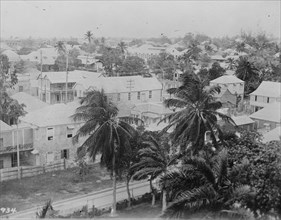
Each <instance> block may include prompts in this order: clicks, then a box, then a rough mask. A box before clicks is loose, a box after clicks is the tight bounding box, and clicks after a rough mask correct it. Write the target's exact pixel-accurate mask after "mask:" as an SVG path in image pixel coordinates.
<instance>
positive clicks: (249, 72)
mask: <svg viewBox="0 0 281 220" xmlns="http://www.w3.org/2000/svg"><path fill="white" fill-rule="evenodd" d="M235 75H236V76H237V77H238V78H239V79H241V80H243V81H245V93H246V94H249V93H250V92H252V91H253V90H255V89H256V87H257V86H258V83H259V81H260V76H259V70H258V69H257V68H256V67H255V66H254V64H253V63H251V62H250V61H249V60H248V58H247V57H240V58H239V60H238V65H237V69H236V72H235Z"/></svg>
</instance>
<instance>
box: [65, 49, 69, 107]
mask: <svg viewBox="0 0 281 220" xmlns="http://www.w3.org/2000/svg"><path fill="white" fill-rule="evenodd" d="M68 55H69V54H68V51H66V81H65V103H67V83H68Z"/></svg>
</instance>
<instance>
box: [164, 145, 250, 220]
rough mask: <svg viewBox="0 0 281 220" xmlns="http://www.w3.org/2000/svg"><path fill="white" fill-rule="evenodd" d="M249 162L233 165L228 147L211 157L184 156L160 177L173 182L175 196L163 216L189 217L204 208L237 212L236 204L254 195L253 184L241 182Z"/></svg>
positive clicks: (215, 212) (214, 214) (214, 212)
mask: <svg viewBox="0 0 281 220" xmlns="http://www.w3.org/2000/svg"><path fill="white" fill-rule="evenodd" d="M247 165H248V164H247V162H244V163H243V164H237V165H235V166H233V167H231V168H230V167H229V166H228V162H227V152H226V151H225V150H223V151H221V152H220V153H219V154H218V155H216V156H214V157H213V158H212V159H211V160H210V161H208V160H206V159H205V158H204V157H199V156H196V157H185V158H183V160H182V165H181V166H180V168H178V169H173V170H171V171H170V172H169V173H167V174H166V176H165V177H164V178H163V179H162V180H161V181H165V182H167V183H168V185H169V186H170V192H171V198H172V202H171V204H170V205H169V206H168V207H167V209H166V211H165V213H164V217H169V218H185V219H186V218H192V214H194V213H203V212H204V215H205V216H208V215H209V217H210V216H212V217H218V216H219V215H221V214H223V213H226V214H228V213H232V214H234V210H233V208H234V205H235V204H238V205H241V206H243V205H245V201H246V200H247V199H248V198H249V197H251V193H252V191H251V188H250V186H248V185H242V184H240V183H239V177H240V175H241V173H243V170H244V168H245V167H246V166H247ZM206 214H207V215H206ZM235 214H239V213H238V212H236V213H235ZM244 217H245V216H244Z"/></svg>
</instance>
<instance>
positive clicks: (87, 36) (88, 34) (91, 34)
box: [85, 31, 94, 44]
mask: <svg viewBox="0 0 281 220" xmlns="http://www.w3.org/2000/svg"><path fill="white" fill-rule="evenodd" d="M93 36H94V35H93V33H92V32H91V31H87V32H86V34H85V39H86V40H88V41H89V44H91V42H92V40H93V39H94V38H93Z"/></svg>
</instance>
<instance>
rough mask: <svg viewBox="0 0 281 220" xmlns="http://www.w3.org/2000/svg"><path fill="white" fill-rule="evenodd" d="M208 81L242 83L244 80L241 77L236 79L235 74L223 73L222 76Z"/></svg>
mask: <svg viewBox="0 0 281 220" xmlns="http://www.w3.org/2000/svg"><path fill="white" fill-rule="evenodd" d="M210 82H212V83H221V84H226V83H243V82H244V81H243V80H241V79H238V78H237V77H236V76H232V75H224V76H220V77H218V78H216V79H214V80H212V81H210Z"/></svg>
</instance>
